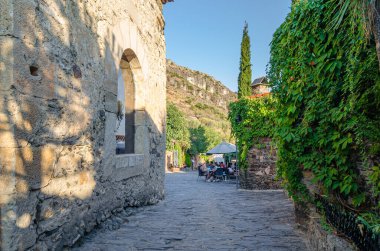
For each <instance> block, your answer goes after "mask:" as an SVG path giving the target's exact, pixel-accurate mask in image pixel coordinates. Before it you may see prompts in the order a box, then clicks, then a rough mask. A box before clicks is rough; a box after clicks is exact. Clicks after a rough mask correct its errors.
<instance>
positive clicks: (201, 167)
mask: <svg viewBox="0 0 380 251" xmlns="http://www.w3.org/2000/svg"><path fill="white" fill-rule="evenodd" d="M199 168H200V170H201V172H202V174H208V169H207V166H206V164H205V163H203V164H202V165H200V167H199Z"/></svg>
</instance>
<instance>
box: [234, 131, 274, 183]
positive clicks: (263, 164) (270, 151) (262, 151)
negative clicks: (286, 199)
mask: <svg viewBox="0 0 380 251" xmlns="http://www.w3.org/2000/svg"><path fill="white" fill-rule="evenodd" d="M276 160H277V155H276V149H274V147H273V146H272V145H271V139H269V138H262V139H260V140H259V142H258V143H257V144H254V146H253V147H252V148H251V149H250V150H249V152H248V158H247V161H248V168H247V170H242V171H241V172H240V184H241V187H242V188H244V189H259V190H262V189H280V188H281V184H280V182H279V181H276V180H275V177H276Z"/></svg>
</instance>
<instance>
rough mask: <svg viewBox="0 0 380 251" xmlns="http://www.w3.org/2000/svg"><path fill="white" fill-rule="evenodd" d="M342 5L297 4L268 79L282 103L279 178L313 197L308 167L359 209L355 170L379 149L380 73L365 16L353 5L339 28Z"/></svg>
mask: <svg viewBox="0 0 380 251" xmlns="http://www.w3.org/2000/svg"><path fill="white" fill-rule="evenodd" d="M338 2H339V0H314V1H302V0H301V1H298V2H297V3H295V4H293V6H292V10H291V13H290V14H289V15H288V17H287V18H286V21H285V22H284V23H283V24H282V25H281V26H280V28H279V29H278V30H277V31H276V32H275V34H274V37H273V40H272V43H271V58H270V63H269V69H268V76H269V79H270V82H271V85H272V88H273V93H274V97H275V98H276V100H277V103H276V115H275V117H276V129H275V133H274V135H275V138H276V142H277V147H278V162H277V167H278V175H280V176H282V178H283V179H284V180H285V182H286V184H285V185H286V187H287V189H288V191H289V193H290V195H292V196H293V198H295V199H306V198H307V197H308V196H307V189H306V187H305V186H304V185H303V183H302V178H303V174H302V172H303V171H304V170H309V171H312V173H313V174H314V181H315V182H317V183H318V184H319V185H320V189H321V190H322V191H321V192H323V193H325V194H327V195H335V196H338V197H340V198H341V199H343V200H344V201H345V203H347V204H350V205H351V206H356V207H358V206H360V205H363V204H364V203H365V202H366V198H367V195H366V194H365V189H364V188H363V187H364V185H363V180H362V179H361V178H360V175H359V171H358V168H357V167H358V166H359V165H362V163H369V162H371V161H372V162H375V166H376V165H378V160H379V154H380V151H379V149H380V147H379V144H380V143H379V142H380V130H379V128H380V116H379V111H380V74H379V69H378V64H377V58H376V50H375V45H374V43H373V41H372V40H368V39H366V37H365V31H364V30H363V26H362V25H361V23H362V22H363V20H361V17H362V16H361V15H358V14H357V13H355V11H356V10H354V9H353V10H348V11H347V12H346V13H345V17H344V18H342V22H341V23H340V25H339V27H333V26H334V25H332V24H333V23H334V22H333V21H334V20H335V19H336V11H337V8H336V6H337V4H338ZM359 163H360V164H359ZM376 163H377V164H376ZM373 170H374V172H375V171H376V170H377V169H373ZM369 171H370V170H369ZM376 172H377V171H376ZM377 175H378V174H373V175H372V176H371V182H372V183H374V182H375V183H376V182H379V178H378V177H379V176H377ZM372 187H374V190H376V193H377V194H379V189H380V187H379V186H378V184H372ZM367 202H368V201H367Z"/></svg>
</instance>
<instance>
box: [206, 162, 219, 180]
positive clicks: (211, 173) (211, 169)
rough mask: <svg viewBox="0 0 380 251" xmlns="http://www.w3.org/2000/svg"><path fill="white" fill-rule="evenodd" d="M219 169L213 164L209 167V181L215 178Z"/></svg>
mask: <svg viewBox="0 0 380 251" xmlns="http://www.w3.org/2000/svg"><path fill="white" fill-rule="evenodd" d="M217 168H218V166H215V165H214V164H211V165H210V166H209V172H208V175H207V178H206V179H207V180H208V179H210V178H211V177H214V176H215V171H216V169H217Z"/></svg>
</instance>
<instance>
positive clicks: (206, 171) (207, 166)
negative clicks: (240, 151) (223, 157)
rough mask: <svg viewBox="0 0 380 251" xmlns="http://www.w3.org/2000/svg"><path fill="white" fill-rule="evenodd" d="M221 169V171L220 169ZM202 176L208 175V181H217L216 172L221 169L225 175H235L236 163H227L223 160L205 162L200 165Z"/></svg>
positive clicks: (199, 169)
mask: <svg viewBox="0 0 380 251" xmlns="http://www.w3.org/2000/svg"><path fill="white" fill-rule="evenodd" d="M219 170H220V171H219ZM198 171H199V174H200V176H206V181H209V182H211V181H215V180H216V173H217V172H218V171H219V172H220V173H222V174H223V175H224V176H228V177H229V176H231V175H234V174H235V172H236V165H235V164H234V163H228V164H227V165H225V164H224V163H223V162H219V163H218V162H216V163H214V162H211V163H203V164H200V165H199V166H198Z"/></svg>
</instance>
